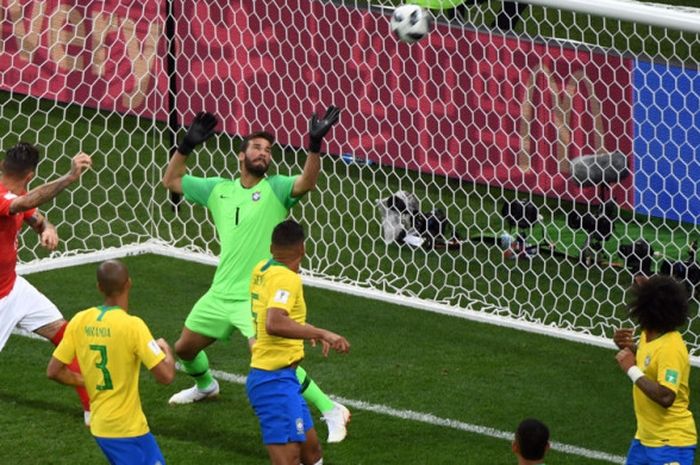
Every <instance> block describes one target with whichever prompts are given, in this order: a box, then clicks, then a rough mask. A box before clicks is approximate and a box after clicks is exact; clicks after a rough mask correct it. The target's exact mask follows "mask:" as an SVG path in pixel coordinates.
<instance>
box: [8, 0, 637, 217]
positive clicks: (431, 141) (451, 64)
mask: <svg viewBox="0 0 700 465" xmlns="http://www.w3.org/2000/svg"><path fill="white" fill-rule="evenodd" d="M0 1H2V2H3V3H2V4H3V10H2V12H3V15H4V16H3V17H2V18H0V19H1V20H2V23H1V28H0V32H1V33H2V44H3V46H4V47H3V48H2V49H0V88H3V89H10V90H13V91H15V92H20V93H27V94H32V95H36V96H39V97H43V98H52V99H57V100H60V101H64V102H76V103H79V104H84V105H89V106H94V107H98V108H102V109H115V110H118V111H122V112H130V113H136V114H139V115H143V116H146V115H152V114H155V115H156V116H157V117H158V118H159V119H163V118H165V110H164V109H165V108H166V102H167V100H166V94H167V92H166V91H167V88H166V86H167V77H166V76H165V73H164V72H163V63H164V57H165V40H164V38H163V24H164V22H163V16H162V15H163V14H164V6H163V3H162V1H156V0H152V1H150V0H143V1H139V2H132V1H128V2H120V1H117V0H113V1H101V2H98V1H93V2H78V1H75V0H74V1H71V2H66V1H62V2H61V1H58V0H55V1H46V2H32V1H19V2H17V1H12V2H10V1H9V0H0ZM17 5H20V6H17ZM81 5H83V6H81ZM174 5H175V7H176V8H175V15H176V28H177V45H178V53H177V61H176V69H177V73H178V77H179V88H180V89H179V90H180V91H179V93H178V97H177V108H178V110H179V112H180V113H181V114H182V115H183V116H184V122H185V123H187V122H189V120H190V119H191V117H192V116H193V115H194V114H195V113H196V112H197V111H199V110H202V109H205V110H208V111H212V112H215V113H217V114H218V115H220V116H221V117H222V119H223V121H224V129H225V130H226V131H228V132H230V133H233V134H245V133H247V132H250V131H252V130H255V129H261V128H264V129H269V130H272V131H273V132H274V133H275V134H276V135H277V138H278V140H279V142H280V143H282V144H289V145H293V146H303V145H304V144H305V135H306V132H307V129H308V117H309V115H310V114H311V113H312V112H313V111H322V110H323V109H324V108H325V107H326V106H327V105H329V104H331V103H333V104H335V105H338V106H341V107H342V108H343V113H342V115H341V123H340V124H339V125H338V126H337V127H336V128H334V130H333V134H332V138H331V140H330V141H329V144H328V146H327V150H328V151H329V152H331V153H345V152H351V153H353V154H355V155H357V156H360V157H365V158H369V159H372V160H375V161H377V162H380V163H382V164H384V165H390V166H396V167H405V168H408V169H412V170H420V171H423V172H430V173H435V174H438V175H446V176H450V177H455V178H461V179H465V180H470V181H476V182H480V183H487V184H490V185H497V186H502V187H505V188H512V189H518V190H523V191H531V192H535V193H539V194H544V195H548V196H553V197H564V198H569V199H576V200H585V199H590V198H592V197H593V196H595V190H594V189H593V188H590V187H589V188H585V189H581V188H579V186H578V185H577V184H576V183H575V182H574V181H573V180H572V179H571V177H570V175H569V166H568V161H569V160H572V159H574V158H576V157H578V156H581V155H587V154H593V153H603V152H613V151H618V152H622V153H624V154H626V155H628V156H629V159H630V165H631V163H632V157H631V153H632V136H633V135H632V131H633V122H632V82H631V69H632V61H631V59H626V58H622V57H620V56H618V55H614V54H609V53H603V52H601V51H595V52H592V51H587V50H584V49H582V48H579V49H574V48H571V47H570V46H563V45H560V44H557V43H550V44H542V43H537V42H533V41H531V40H526V39H518V38H513V37H508V36H504V35H502V34H498V33H493V32H490V31H475V30H470V29H465V28H462V27H460V26H448V25H445V24H440V25H438V26H437V27H436V30H435V31H433V32H432V33H431V34H430V35H429V37H428V38H427V39H425V40H423V41H421V42H419V43H417V44H414V45H407V44H404V43H400V42H398V41H397V40H396V39H395V38H394V36H393V35H392V34H391V33H390V31H389V21H388V17H387V16H383V15H381V14H378V13H375V12H370V11H366V10H362V9H356V8H350V7H344V6H339V5H337V4H334V3H332V2H321V1H313V0H285V1H277V2H264V1H253V0H247V1H246V0H238V1H208V2H194V1H189V0H186V1H184V2H174ZM630 168H633V167H632V166H630ZM631 186H632V179H631V178H628V179H627V180H625V181H624V182H622V183H621V184H620V185H618V186H616V187H615V188H614V189H613V193H614V196H615V198H616V199H617V200H618V201H619V202H620V203H621V204H622V205H623V206H625V207H628V208H630V207H631V206H632V202H633V193H632V189H631Z"/></svg>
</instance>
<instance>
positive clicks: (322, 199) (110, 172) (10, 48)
mask: <svg viewBox="0 0 700 465" xmlns="http://www.w3.org/2000/svg"><path fill="white" fill-rule="evenodd" d="M417 3H420V2H417ZM437 3H450V2H432V4H433V6H434V5H435V4H437ZM452 3H460V2H452ZM690 3H691V2H688V4H690ZM550 4H556V5H558V7H556V5H555V6H548V5H550ZM393 7H394V4H392V3H390V2H383V3H382V2H376V1H372V2H360V1H345V2H332V1H322V0H279V1H275V2H267V1H251V0H248V1H244V0H241V1H223V0H222V1H209V2H190V1H172V2H169V1H165V0H142V1H140V2H127V3H125V2H119V1H114V0H104V1H93V2H79V1H57V0H56V1H53V0H52V1H49V0H47V1H29V0H2V9H1V10H0V33H1V34H2V41H0V129H1V131H0V141H1V142H2V147H3V149H6V148H8V147H9V146H11V145H13V144H14V143H16V142H17V141H19V140H26V141H28V142H31V143H35V144H37V145H38V146H39V147H40V148H41V149H42V152H43V159H42V161H41V163H40V166H39V169H38V173H37V177H36V179H35V180H34V181H33V183H32V186H37V185H39V183H41V182H43V181H46V180H50V179H52V178H55V177H56V176H58V175H61V174H63V173H64V172H66V171H67V170H68V167H69V162H70V157H71V156H72V155H73V154H74V153H76V152H78V151H79V150H83V151H86V152H89V153H92V154H93V160H94V161H93V164H94V169H93V170H92V171H91V172H90V173H88V174H87V175H86V176H85V177H84V178H83V179H82V181H81V185H80V186H78V187H74V188H72V189H71V190H70V191H69V192H67V193H64V194H61V196H60V197H58V198H57V199H56V200H55V202H53V203H51V204H50V205H47V206H45V207H44V210H43V211H44V213H46V215H47V216H48V218H49V219H50V220H51V221H52V222H53V223H54V224H56V225H57V226H58V231H59V234H60V236H61V237H62V239H63V242H62V246H61V248H60V251H58V252H55V253H53V254H50V255H49V254H47V253H46V252H44V251H43V250H42V249H41V248H40V247H39V246H38V244H37V241H36V237H35V235H34V234H33V233H31V232H26V231H25V232H24V233H23V234H22V236H21V238H20V244H21V246H20V251H21V253H20V259H21V262H22V264H23V269H24V270H25V271H27V272H28V271H33V270H40V269H46V268H47V267H52V266H67V265H70V264H74V263H80V262H85V261H94V260H101V259H103V258H105V257H108V256H121V255H125V254H131V253H134V254H135V253H146V252H153V253H164V254H169V255H173V256H177V257H182V258H187V259H192V260H199V261H203V262H210V263H214V262H215V260H216V255H217V253H218V243H217V240H216V237H215V232H214V229H213V227H212V225H211V223H210V221H209V218H208V216H207V214H206V212H205V211H204V209H202V208H201V207H193V206H191V205H190V204H188V203H187V202H180V203H177V202H176V201H177V199H173V198H171V197H170V196H169V194H168V193H167V192H166V190H165V189H164V188H163V187H162V186H161V185H160V179H161V176H162V172H163V170H164V167H165V166H166V164H167V161H168V157H169V153H170V149H171V148H172V147H173V140H175V139H174V137H176V131H178V128H179V126H180V125H185V126H186V125H187V124H189V122H190V121H191V119H192V117H193V116H194V114H196V112H198V111H200V110H208V111H211V112H214V113H216V114H217V115H219V117H220V118H221V125H220V126H219V130H220V131H221V133H220V134H218V135H217V136H216V137H214V138H213V139H212V140H210V141H209V142H208V143H207V144H206V146H204V147H201V148H199V149H198V150H197V151H196V152H195V154H193V155H192V156H191V157H190V160H189V168H190V173H191V174H194V175H198V176H229V177H234V176H236V173H237V169H238V168H237V159H236V157H235V154H236V151H237V148H238V143H239V141H240V138H239V137H240V136H241V135H244V134H246V133H249V132H251V131H254V130H257V129H267V130H271V131H272V132H274V133H275V135H276V137H277V141H278V142H277V145H276V149H275V155H274V157H275V167H274V168H273V170H276V171H277V172H279V173H283V174H293V173H298V172H299V171H300V170H301V167H302V166H303V162H304V159H305V154H304V152H303V150H300V149H303V147H304V146H305V144H306V140H305V139H306V134H307V131H308V120H309V116H310V115H311V113H312V112H314V111H323V110H324V109H325V107H326V106H327V105H329V104H335V105H337V106H339V107H341V108H342V109H343V112H342V114H341V118H340V123H339V124H338V125H337V126H336V127H334V128H333V130H332V131H331V133H330V136H329V138H328V141H327V144H326V145H325V146H324V150H325V151H327V152H328V153H327V154H326V155H324V156H323V168H322V175H321V179H320V181H319V186H318V189H317V190H316V191H315V192H313V193H311V194H310V195H308V198H307V199H305V200H304V201H303V202H301V203H300V205H298V206H297V207H295V209H294V210H293V216H294V217H295V218H297V219H300V220H302V221H303V222H304V223H305V225H306V226H307V229H308V232H309V236H310V239H309V245H308V259H307V260H306V262H305V275H306V277H307V279H308V280H309V281H310V282H312V283H314V284H318V285H322V286H326V287H330V288H333V289H338V290H343V291H346V292H354V293H356V294H358V295H363V296H374V297H378V298H383V299H385V300H389V301H394V302H401V303H404V304H408V305H412V306H416V307H420V308H424V309H429V310H433V311H439V312H444V313H449V314H453V315H459V316H464V317H468V318H473V319H477V320H485V321H490V322H493V323H497V324H504V325H510V326H514V327H519V328H525V329H529V330H533V331H540V332H545V333H549V334H553V335H557V336H565V337H569V338H573V339H577V340H583V341H588V342H592V343H597V344H606V342H605V341H606V339H605V338H609V337H610V336H611V334H612V330H613V328H615V327H619V326H620V325H622V324H625V323H627V322H626V309H625V306H624V293H625V290H626V288H627V287H628V286H629V285H630V283H631V281H632V276H633V274H634V273H635V272H638V271H640V270H643V271H645V272H647V273H650V272H665V273H671V274H674V275H676V276H678V277H680V278H681V279H683V280H684V282H686V284H687V285H688V287H689V289H691V291H692V292H693V299H692V301H693V303H692V312H691V323H690V325H689V327H688V329H687V331H686V338H687V340H688V342H689V344H690V346H691V348H692V351H693V353H694V354H697V352H698V349H699V348H700V347H699V346H700V339H699V338H700V321H698V312H697V310H698V299H697V295H698V294H697V289H698V282H699V281H700V269H698V267H697V265H696V262H695V256H694V247H695V246H694V244H695V241H697V239H698V238H700V230H699V227H698V223H699V221H700V185H699V184H698V183H699V181H698V179H700V178H699V177H698V173H700V161H699V160H700V153H698V150H699V149H698V147H700V129H699V128H700V109H699V108H700V75H699V74H698V70H699V69H700V55H699V54H698V44H700V11H699V10H698V9H694V8H690V7H679V6H665V5H654V4H650V3H638V2H634V1H626V0H625V1H623V0H607V1H592V0H591V1H586V0H570V1H557V2H552V1H549V0H528V2H526V3H521V4H515V3H513V2H500V1H495V0H492V1H488V0H484V1H467V2H464V4H463V5H462V6H457V7H456V8H454V9H453V8H446V9H443V10H435V11H434V12H433V14H434V16H435V24H434V27H433V30H432V32H431V33H430V34H429V35H428V36H427V37H426V38H424V39H422V40H420V41H419V42H417V43H415V44H412V45H409V44H406V43H402V42H399V41H398V40H397V39H396V37H395V36H394V35H393V34H392V32H391V30H390V26H389V19H390V16H391V13H392V11H393ZM179 134H180V135H181V134H182V129H179ZM377 311H381V308H377Z"/></svg>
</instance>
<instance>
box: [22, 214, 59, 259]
mask: <svg viewBox="0 0 700 465" xmlns="http://www.w3.org/2000/svg"><path fill="white" fill-rule="evenodd" d="M25 222H26V223H27V224H28V225H29V226H31V228H32V229H33V230H34V231H36V232H37V234H39V239H40V241H41V245H42V246H43V247H44V248H46V249H48V250H55V249H56V247H57V246H58V232H57V231H56V227H55V226H54V225H53V224H51V223H49V220H47V219H46V217H45V216H44V215H42V214H41V213H39V212H38V211H35V212H34V214H33V215H32V216H30V217H29V218H27V219H26V220H25Z"/></svg>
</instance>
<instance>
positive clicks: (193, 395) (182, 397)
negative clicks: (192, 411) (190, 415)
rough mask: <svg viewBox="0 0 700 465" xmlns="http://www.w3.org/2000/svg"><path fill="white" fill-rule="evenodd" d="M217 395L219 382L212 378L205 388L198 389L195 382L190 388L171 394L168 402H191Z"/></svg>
mask: <svg viewBox="0 0 700 465" xmlns="http://www.w3.org/2000/svg"><path fill="white" fill-rule="evenodd" d="M218 395H219V383H218V382H217V381H216V380H214V382H213V383H212V385H211V386H209V387H208V388H207V389H206V390H200V389H199V388H198V387H197V385H196V384H195V385H194V386H192V387H191V388H188V389H183V390H182V391H180V392H178V393H176V394H173V396H172V397H171V398H170V400H169V401H168V403H169V404H191V403H193V402H199V401H200V400H204V399H209V398H211V397H216V396H218Z"/></svg>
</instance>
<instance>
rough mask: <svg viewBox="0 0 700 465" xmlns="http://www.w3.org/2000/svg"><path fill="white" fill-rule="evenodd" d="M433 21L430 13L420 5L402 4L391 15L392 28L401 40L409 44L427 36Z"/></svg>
mask: <svg viewBox="0 0 700 465" xmlns="http://www.w3.org/2000/svg"><path fill="white" fill-rule="evenodd" d="M432 23H433V21H432V16H431V15H430V13H429V12H428V11H427V10H425V9H424V8H421V7H419V6H418V5H401V6H400V7H397V8H396V9H395V10H394V14H393V15H392V16H391V30H392V31H394V34H396V37H397V38H398V39H399V40H400V41H402V42H406V43H409V44H412V43H414V42H418V41H419V40H421V39H422V38H423V37H425V36H427V35H428V32H430V28H431V27H432Z"/></svg>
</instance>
